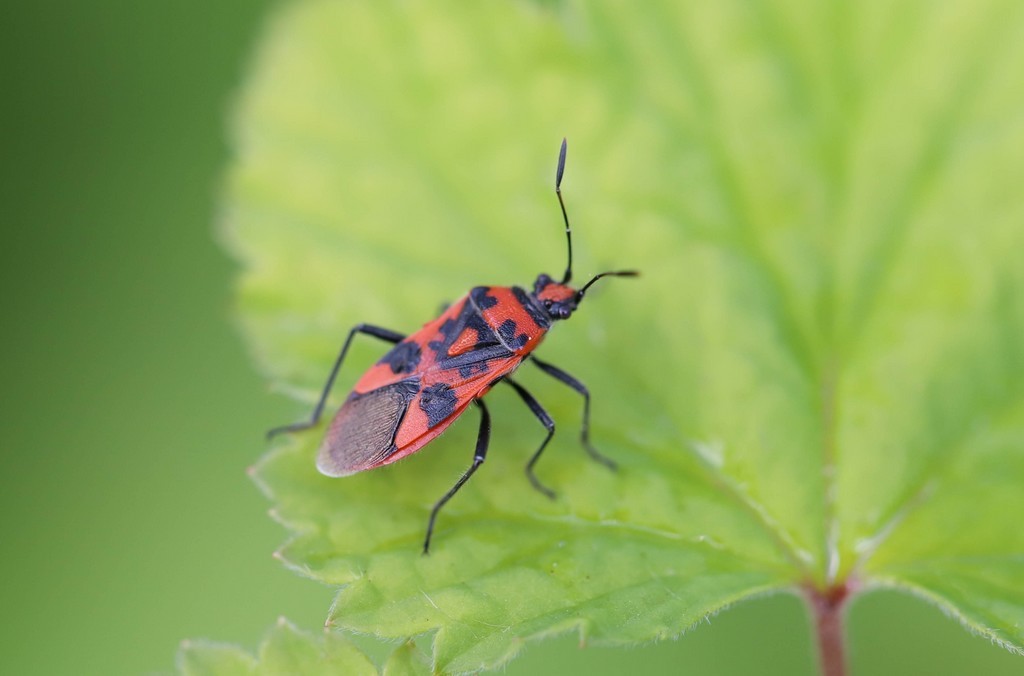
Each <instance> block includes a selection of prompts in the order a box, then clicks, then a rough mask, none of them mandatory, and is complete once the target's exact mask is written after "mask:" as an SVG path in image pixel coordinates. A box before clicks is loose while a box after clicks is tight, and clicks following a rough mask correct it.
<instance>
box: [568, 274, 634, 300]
mask: <svg viewBox="0 0 1024 676" xmlns="http://www.w3.org/2000/svg"><path fill="white" fill-rule="evenodd" d="M639 275H640V272H639V271H637V270H614V271H611V272H602V273H601V274H599V275H594V276H593V278H591V280H590V281H589V282H587V283H586V284H584V285H583V288H582V289H580V290H579V291H577V292H576V301H577V302H579V300H580V299H582V298H583V294H585V293H586V292H587V289H589V288H590V286H591V285H592V284H593V283H594V282H596V281H597V280H599V279H601V278H602V277H637V276H639Z"/></svg>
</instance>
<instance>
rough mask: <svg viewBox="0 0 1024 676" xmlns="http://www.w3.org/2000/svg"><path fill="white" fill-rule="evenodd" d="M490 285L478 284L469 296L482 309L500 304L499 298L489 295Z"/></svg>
mask: <svg viewBox="0 0 1024 676" xmlns="http://www.w3.org/2000/svg"><path fill="white" fill-rule="evenodd" d="M489 290H490V289H489V287H486V286H477V287H474V288H473V290H472V291H470V292H469V297H470V298H472V299H473V304H474V305H476V306H477V307H478V308H480V309H481V310H486V309H487V308H491V307H494V306H495V305H497V304H498V299H497V298H495V297H494V296H491V295H488V293H487V292H488V291H489Z"/></svg>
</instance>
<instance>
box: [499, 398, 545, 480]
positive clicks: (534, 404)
mask: <svg viewBox="0 0 1024 676" xmlns="http://www.w3.org/2000/svg"><path fill="white" fill-rule="evenodd" d="M503 380H504V381H505V382H506V383H508V384H509V385H511V386H512V388H513V389H514V390H515V391H516V392H518V393H519V396H520V397H521V398H522V400H523V401H524V402H526V405H527V406H529V407H530V410H531V411H533V414H534V415H535V416H537V420H540V422H541V424H542V425H544V429H546V430H547V431H548V435H547V436H546V437H544V441H542V442H541V444H540V448H538V449H537V450H536V452H534V454H533V456H532V457H531V458H530V462H528V463H526V476H527V478H528V479H529V480H530V483H532V484H533V487H534V488H536V489H537V490H538V491H540V492H541V493H543V494H544V495H546V496H548V497H549V498H551V499H552V500H554V499H555V492H554V491H553V490H551V489H550V488H548V487H547V486H545V485H544V484H542V483H541V482H540V479H538V478H537V475H536V474H534V473H533V466H534V465H536V464H537V461H538V460H540V454H541V453H543V452H544V447H545V446H547V445H548V442H549V441H551V437H552V436H554V434H555V421H554V420H552V419H551V416H550V415H548V412H547V411H545V410H544V407H543V406H541V405H540V403H539V402H538V401H537V400H536V399H534V398H533V395H532V394H530V393H529V392H527V391H526V389H525V388H524V387H523V386H522V385H520V384H519V383H517V382H515V381H514V380H510V379H508V378H504V379H503Z"/></svg>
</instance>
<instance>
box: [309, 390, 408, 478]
mask: <svg viewBox="0 0 1024 676" xmlns="http://www.w3.org/2000/svg"><path fill="white" fill-rule="evenodd" d="M419 390H420V387H419V380H418V379H417V378H410V379H408V380H403V381H399V382H396V383H391V384H389V385H385V386H384V387H379V388H377V389H375V390H372V391H370V392H366V393H364V394H359V393H355V392H353V393H352V395H351V396H349V398H348V400H347V401H346V402H345V404H344V405H343V406H342V407H341V409H340V410H339V411H338V413H337V414H336V415H335V416H334V419H333V420H332V421H331V426H330V428H329V429H328V430H327V434H326V436H325V437H324V440H323V443H322V444H321V445H320V453H319V455H318V456H317V460H316V466H317V469H319V470H320V471H321V472H322V473H323V474H326V475H327V476H332V477H340V476H348V475H349V474H355V473H356V472H361V471H362V470H364V469H369V468H370V467H374V466H376V465H379V464H383V463H384V462H386V461H387V459H388V456H389V455H391V454H392V453H394V451H395V446H394V440H395V434H396V432H397V431H398V427H399V425H400V424H401V422H402V419H403V418H404V417H405V413H406V411H407V410H408V409H409V403H410V402H411V401H412V400H413V399H414V398H415V397H416V395H417V393H418V392H419Z"/></svg>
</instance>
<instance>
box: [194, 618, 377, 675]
mask: <svg viewBox="0 0 1024 676" xmlns="http://www.w3.org/2000/svg"><path fill="white" fill-rule="evenodd" d="M178 673H180V674H181V675H182V676H219V675H222V674H223V675H226V676H234V675H235V674H239V675H241V674H246V675H251V676H284V675H286V674H338V675H339V676H356V675H358V674H377V673H378V671H377V668H376V667H375V666H374V665H373V662H371V661H370V660H369V659H368V658H367V657H366V656H365V655H363V654H362V653H361V652H360V651H359V650H358V649H356V648H355V647H354V646H352V645H351V644H350V643H349V642H348V641H347V640H345V639H344V638H342V637H341V636H339V635H338V634H336V633H331V632H322V633H321V634H320V635H319V636H314V635H313V634H310V633H307V632H304V631H301V630H299V629H297V628H296V627H295V626H294V625H292V624H291V623H290V622H288V621H287V620H285V619H284V618H281V619H280V620H278V622H277V625H275V626H274V628H273V629H272V630H271V631H270V632H269V633H268V634H267V635H266V637H265V638H264V639H263V643H262V644H261V645H260V647H259V651H258V657H257V658H253V657H252V656H251V655H249V654H248V653H246V652H245V651H244V650H242V649H241V648H238V647H235V646H230V645H224V644H217V643H209V642H205V641H198V642H195V641H186V642H185V643H183V644H182V647H181V650H180V651H179V652H178Z"/></svg>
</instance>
